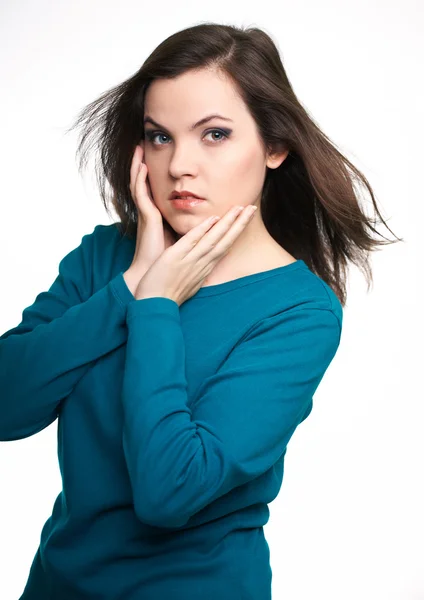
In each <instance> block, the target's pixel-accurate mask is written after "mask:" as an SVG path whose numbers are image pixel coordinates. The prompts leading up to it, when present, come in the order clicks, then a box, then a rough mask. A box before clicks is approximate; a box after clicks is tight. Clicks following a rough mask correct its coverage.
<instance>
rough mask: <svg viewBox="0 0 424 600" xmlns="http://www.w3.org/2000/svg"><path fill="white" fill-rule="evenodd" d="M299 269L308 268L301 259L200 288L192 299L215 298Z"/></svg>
mask: <svg viewBox="0 0 424 600" xmlns="http://www.w3.org/2000/svg"><path fill="white" fill-rule="evenodd" d="M300 268H303V269H307V268H308V266H307V264H306V263H305V261H303V260H302V259H298V260H296V261H294V262H292V263H289V264H288V265H283V266H282V267H276V268H274V269H268V270H267V271H259V272H258V273H251V274H250V275H244V276H243V277H237V279H231V280H230V281H224V283H216V284H215V285H207V286H205V287H201V288H199V289H198V290H197V292H196V293H195V294H194V295H193V296H192V298H193V299H195V298H203V297H205V296H215V295H217V294H223V293H224V292H229V291H231V290H234V289H236V288H238V287H243V286H245V285H248V284H250V283H254V282H256V281H262V280H263V279H268V277H273V276H275V275H279V274H280V273H283V272H284V273H287V272H289V271H294V270H295V269H300Z"/></svg>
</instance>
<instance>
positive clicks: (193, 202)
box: [171, 196, 205, 209]
mask: <svg viewBox="0 0 424 600" xmlns="http://www.w3.org/2000/svg"><path fill="white" fill-rule="evenodd" d="M171 202H172V206H174V207H175V208H182V209H184V208H185V209H187V208H188V209H190V208H192V207H193V206H197V205H198V204H201V203H202V202H205V200H204V199H203V198H194V196H191V197H187V198H175V199H173V200H171Z"/></svg>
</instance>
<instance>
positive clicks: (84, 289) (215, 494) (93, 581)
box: [0, 223, 342, 600]
mask: <svg viewBox="0 0 424 600" xmlns="http://www.w3.org/2000/svg"><path fill="white" fill-rule="evenodd" d="M134 250H135V241H133V240H130V239H129V238H127V237H125V236H122V235H121V234H120V230H119V223H113V224H111V225H97V226H96V227H95V228H94V231H93V232H92V233H90V234H87V235H84V236H83V238H82V240H81V243H80V245H79V246H78V247H76V248H75V249H73V250H72V251H71V252H69V253H68V254H67V255H66V256H65V257H64V258H63V259H62V260H61V261H60V263H59V269H58V271H59V273H58V276H57V278H56V279H55V281H54V282H53V284H52V285H51V287H50V289H49V290H48V291H44V292H41V293H40V294H38V295H37V296H36V298H35V301H34V303H33V304H32V305H31V306H29V307H27V308H25V309H24V311H23V313H22V321H21V323H20V324H19V325H18V326H16V327H14V328H13V329H10V330H9V331H6V332H5V333H4V334H3V335H2V336H1V337H0V389H1V392H2V393H1V399H0V440H1V441H12V440H18V439H22V438H26V437H28V436H31V435H34V434H36V433H37V432H39V431H41V430H42V429H44V428H45V427H48V426H49V425H50V424H51V423H53V422H54V421H55V420H56V418H58V430H57V433H58V460H59V467H60V473H61V477H62V490H61V491H60V493H59V494H58V496H57V498H56V500H55V502H54V505H53V508H52V513H51V516H50V517H49V518H48V519H47V520H46V522H45V524H44V526H43V528H42V531H41V537H40V544H39V547H38V549H37V551H36V553H35V556H34V560H33V562H32V565H31V570H30V572H29V575H28V581H27V582H26V586H25V590H24V591H23V594H22V596H21V600H39V599H40V598H42V599H43V600H100V599H101V600H171V599H172V600H187V599H189V598H202V600H212V599H213V600H216V598H219V599H220V600H236V599H239V598H240V600H241V599H243V600H248V599H252V600H253V599H254V600H269V599H270V598H271V579H272V571H271V566H270V552H269V547H268V544H267V541H266V538H265V536H264V530H263V526H264V525H265V524H266V523H267V521H268V519H269V508H268V504H269V503H270V502H272V500H274V499H275V498H276V496H277V494H278V492H279V490H280V487H281V483H282V479H283V472H284V457H285V454H286V447H287V443H288V442H289V440H290V438H291V436H292V435H293V433H294V431H295V429H296V427H297V426H298V425H299V424H300V423H301V422H302V421H303V420H304V419H306V417H307V416H308V415H309V413H310V412H311V410H312V399H313V395H314V393H315V391H316V389H317V387H318V385H319V383H320V381H321V379H322V378H323V375H324V373H325V371H326V370H327V368H328V366H329V364H330V363H331V361H332V359H333V357H334V355H335V353H336V351H337V348H338V346H339V342H340V335H341V326H342V307H341V304H340V302H339V300H338V298H337V296H336V295H335V293H334V292H333V291H332V289H331V288H330V287H329V286H328V285H327V284H326V283H325V282H324V281H323V280H321V279H320V278H319V277H318V276H317V275H315V274H314V273H313V272H312V271H311V270H310V269H309V267H308V266H307V265H306V263H305V262H304V261H303V260H297V261H296V262H294V263H291V264H289V265H287V266H283V267H279V268H275V269H271V270H268V271H264V272H260V273H255V274H252V275H247V276H244V277H240V278H238V279H235V280H232V281H228V282H225V283H221V284H217V285H211V286H206V287H202V288H200V289H199V290H198V292H197V293H196V294H194V296H192V297H191V298H189V299H188V300H186V301H185V302H184V303H183V304H182V305H181V306H178V304H177V303H176V302H174V301H173V300H171V299H169V298H164V297H154V298H145V299H141V300H136V299H135V298H134V296H133V295H132V293H131V292H130V290H129V288H128V287H127V285H126V283H125V280H124V278H123V273H124V272H125V271H126V270H127V269H128V267H129V266H130V264H131V262H132V259H133V256H134ZM23 587H24V586H23Z"/></svg>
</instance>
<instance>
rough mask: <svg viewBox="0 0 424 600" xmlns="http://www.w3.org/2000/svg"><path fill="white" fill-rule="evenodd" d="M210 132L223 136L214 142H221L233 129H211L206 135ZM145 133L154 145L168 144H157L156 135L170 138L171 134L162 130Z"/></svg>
mask: <svg viewBox="0 0 424 600" xmlns="http://www.w3.org/2000/svg"><path fill="white" fill-rule="evenodd" d="M210 133H218V134H219V135H221V136H224V137H221V138H220V139H216V138H215V141H214V142H213V143H214V144H220V143H221V142H223V141H224V140H225V139H226V138H228V137H229V136H230V134H231V130H230V129H226V130H223V129H210V130H209V131H207V132H206V134H205V135H209V134H210ZM145 135H146V137H147V139H148V140H149V142H151V143H152V144H153V145H154V146H164V145H166V144H157V143H155V142H154V141H153V140H154V139H155V138H156V136H161V137H162V138H163V137H165V138H168V137H169V136H168V135H167V134H166V133H163V132H162V131H146V132H145Z"/></svg>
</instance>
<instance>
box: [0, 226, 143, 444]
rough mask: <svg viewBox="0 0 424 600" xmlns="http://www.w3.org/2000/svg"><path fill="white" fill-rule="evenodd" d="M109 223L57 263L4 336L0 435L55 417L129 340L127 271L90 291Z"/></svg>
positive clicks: (29, 431)
mask: <svg viewBox="0 0 424 600" xmlns="http://www.w3.org/2000/svg"><path fill="white" fill-rule="evenodd" d="M105 228H106V226H104V225H97V226H96V227H95V229H94V231H93V233H91V234H87V235H85V236H84V237H83V238H82V241H81V244H80V245H79V246H78V247H77V248H75V249H74V250H72V251H71V252H70V253H69V254H67V255H66V256H65V257H64V258H63V259H62V260H61V262H60V263H59V274H58V276H57V278H56V279H55V281H54V282H53V284H52V286H51V287H50V289H49V290H48V291H46V292H42V293H40V294H38V296H37V297H36V299H35V302H34V303H33V304H32V305H31V306H29V307H27V308H25V310H24V311H23V313H22V321H21V323H20V324H19V325H18V326H17V327H14V328H13V329H10V330H9V331H6V332H5V333H4V334H3V335H2V336H1V337H0V440H1V441H11V440H17V439H22V438H26V437H29V436H30V435H33V434H35V433H38V432H39V431H41V430H42V429H44V428H45V427H47V426H48V425H50V424H51V423H52V422H53V421H54V420H55V419H56V417H57V415H58V410H59V405H60V403H61V401H62V400H63V399H65V398H66V397H67V396H68V395H69V394H70V393H71V391H72V390H73V388H74V387H75V385H76V384H77V383H78V381H79V380H80V379H81V378H82V377H83V376H84V374H85V373H86V371H87V370H88V368H89V367H90V365H91V364H92V363H93V361H96V360H98V359H99V358H100V357H102V356H104V355H105V354H107V353H109V352H111V351H112V350H114V349H116V348H118V347H119V346H121V345H122V344H124V343H125V342H126V340H127V335H128V332H127V328H126V323H125V314H126V303H129V302H131V301H135V298H134V296H133V295H132V294H131V292H130V290H129V289H128V287H127V285H126V283H125V280H124V278H123V274H122V272H121V273H119V274H118V275H116V276H115V277H114V279H112V280H111V281H110V282H109V283H108V284H107V285H106V286H104V287H103V288H101V289H100V290H98V291H96V292H95V293H94V294H93V295H91V292H92V275H93V273H92V271H93V254H94V248H95V245H100V244H101V242H100V240H101V239H104V235H103V233H104V232H105V231H106V229H105ZM99 252H101V249H100V248H97V253H99Z"/></svg>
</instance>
